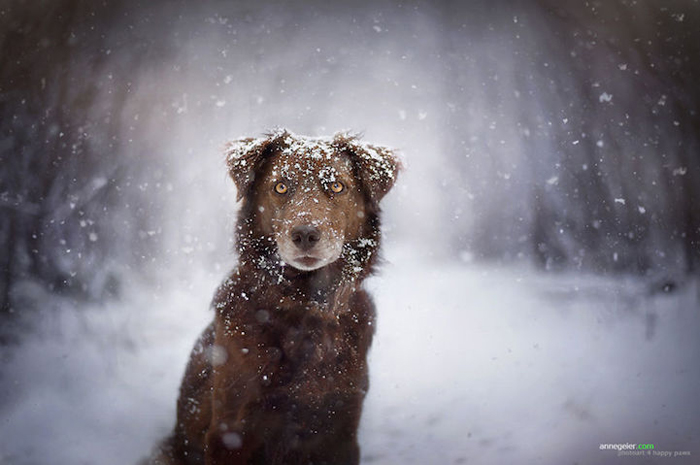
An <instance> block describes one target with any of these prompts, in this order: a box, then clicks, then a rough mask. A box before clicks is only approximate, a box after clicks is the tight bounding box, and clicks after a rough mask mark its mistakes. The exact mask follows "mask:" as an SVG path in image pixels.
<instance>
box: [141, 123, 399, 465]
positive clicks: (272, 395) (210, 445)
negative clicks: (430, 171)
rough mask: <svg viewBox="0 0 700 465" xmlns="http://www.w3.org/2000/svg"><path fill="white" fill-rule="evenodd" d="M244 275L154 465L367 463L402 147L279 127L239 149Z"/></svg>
mask: <svg viewBox="0 0 700 465" xmlns="http://www.w3.org/2000/svg"><path fill="white" fill-rule="evenodd" d="M227 155H228V166H229V171H230V174H231V177H232V178H233V180H234V181H235V183H236V186H237V188H238V198H239V200H241V199H242V200H243V203H242V205H241V210H240V213H239V218H238V225H237V228H236V239H237V245H238V251H239V253H240V263H239V265H238V268H237V269H236V270H235V271H234V272H233V273H232V274H231V275H230V276H229V277H228V279H226V280H225V281H224V283H223V284H222V285H221V286H220V288H219V289H218V291H217V293H216V295H215V297H214V300H213V307H214V309H215V311H216V315H215V318H214V322H213V323H212V324H211V325H210V326H209V327H208V328H207V329H206V330H205V331H204V333H203V334H202V336H201V337H200V339H199V341H198V342H197V344H196V346H195V348H194V350H193V352H192V356H191V359H190V362H189V365H188V367H187V371H186V373H185V377H184V379H183V381H182V386H181V388H180V398H179V400H178V406H177V407H178V408H177V424H176V426H175V430H174V431H173V433H172V435H171V436H170V437H169V438H168V439H166V440H165V441H164V442H163V444H162V445H161V446H160V448H159V450H158V451H157V453H156V455H154V457H153V458H152V459H151V463H153V464H178V465H180V464H207V465H216V464H227V465H228V464H265V465H271V464H316V465H318V464H332V465H339V464H357V463H359V447H358V443H357V427H358V423H359V420H360V414H361V410H362V402H363V399H364V397H365V393H366V392H367V389H368V374H367V361H366V356H367V350H368V349H369V346H370V343H371V341H372V335H373V332H374V327H373V321H374V305H373V303H372V301H371V299H370V297H369V295H368V294H367V293H366V292H365V291H364V290H363V289H362V287H361V284H362V280H363V279H364V278H365V277H366V276H368V275H369V274H370V272H371V271H372V267H373V264H374V263H375V261H376V258H377V249H378V246H379V237H380V232H379V206H378V205H379V201H380V200H381V198H382V197H383V196H384V195H385V194H386V193H387V192H388V191H389V189H390V188H391V187H392V185H393V184H394V181H395V179H396V174H397V171H398V163H397V161H396V159H395V158H394V154H393V153H392V151H391V150H389V149H387V148H384V147H377V146H372V145H367V144H364V143H361V142H360V141H359V140H358V139H357V138H355V137H351V136H347V135H336V136H335V137H334V138H332V139H322V138H318V139H316V138H307V137H299V136H295V135H293V134H291V133H289V132H286V131H277V132H275V133H273V134H271V135H269V136H268V137H267V138H264V139H245V140H240V141H236V142H233V143H231V144H229V146H228V148H227Z"/></svg>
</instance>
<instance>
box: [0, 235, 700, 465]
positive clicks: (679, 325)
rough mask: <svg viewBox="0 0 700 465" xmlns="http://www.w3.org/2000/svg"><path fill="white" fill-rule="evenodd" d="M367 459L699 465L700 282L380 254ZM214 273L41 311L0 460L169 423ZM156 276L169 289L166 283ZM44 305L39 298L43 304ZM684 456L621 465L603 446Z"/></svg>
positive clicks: (150, 439) (7, 381) (141, 435)
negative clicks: (654, 284)
mask: <svg viewBox="0 0 700 465" xmlns="http://www.w3.org/2000/svg"><path fill="white" fill-rule="evenodd" d="M386 258H387V263H386V264H385V265H384V266H383V268H382V272H381V274H380V275H379V276H377V277H374V278H372V279H371V280H370V281H369V282H368V286H369V287H370V288H371V290H372V292H373V294H374V295H375V297H376V301H377V306H378V314H379V322H378V332H377V335H376V338H375V343H374V346H373V349H372V353H371V389H370V393H369V395H368V397H367V400H366V403H365V409H364V416H363V422H362V427H361V445H362V451H363V453H362V456H363V463H365V464H376V465H388V464H401V465H404V464H405V465H408V464H453V463H454V464H459V463H466V464H514V463H521V464H535V463H542V464H574V463H578V464H581V465H583V464H609V463H611V464H612V463H623V464H625V463H629V464H632V463H669V464H682V463H700V402H699V401H698V394H700V363H698V362H699V361H700V339H699V338H698V334H700V284H699V283H698V282H697V281H687V282H685V283H683V284H682V285H681V286H679V287H678V289H676V290H675V291H674V292H672V293H652V292H651V291H650V288H649V286H648V285H647V284H645V283H642V282H641V281H635V280H627V279H621V278H604V277H599V276H598V277H596V276H588V275H586V276H584V275H580V274H543V273H541V272H535V271H533V270H532V269H530V268H527V267H507V268H506V267H496V266H485V265H476V264H470V263H465V264H446V263H442V262H433V261H431V260H430V259H429V258H417V257H416V256H415V252H413V251H411V250H410V249H409V248H400V247H395V248H392V249H388V250H387V253H386ZM223 274H224V273H223V272H220V273H213V272H207V273H204V272H200V273H198V272H197V271H196V270H191V271H190V274H189V275H188V276H182V277H181V278H180V280H179V281H170V282H169V284H168V285H167V286H165V285H163V284H160V285H159V284H157V283H156V282H151V283H144V282H139V283H136V282H135V283H132V284H131V288H130V289H131V292H129V293H128V294H126V295H125V297H124V299H123V300H122V301H121V302H119V303H105V304H104V305H102V306H95V307H93V308H89V309H87V310H81V311H76V310H71V309H70V307H69V306H68V305H65V304H61V305H59V303H57V302H56V307H57V308H46V311H45V314H44V315H43V316H42V318H43V319H42V322H41V324H40V327H39V329H38V331H37V332H36V333H34V334H33V335H31V336H28V337H27V339H26V341H25V343H24V344H23V345H21V346H20V347H19V348H17V349H16V350H15V351H14V352H13V353H12V354H11V355H10V356H9V357H7V358H6V359H5V360H4V361H3V362H2V367H1V369H2V371H1V372H0V373H1V374H0V376H2V378H3V384H4V385H5V386H11V389H10V390H9V391H8V392H3V393H2V397H3V398H5V399H7V402H6V403H5V404H4V405H2V406H1V407H0V408H1V410H0V464H1V465H9V464H12V465H35V464H58V465H81V464H97V465H124V464H133V463H135V462H136V461H137V460H138V459H140V458H142V457H143V456H145V455H146V454H147V452H148V450H149V448H150V447H151V446H152V444H153V443H154V442H155V441H156V439H157V438H158V437H160V436H162V435H164V434H165V433H166V432H167V431H168V429H169V428H170V426H171V424H172V422H173V420H174V407H175V399H176V396H177V388H178V385H179V381H180V376H181V374H182V372H183V370H184V366H185V363H186V360H187V357H188V353H189V350H190V348H191V346H192V344H193V342H194V340H195V338H196V336H197V334H198V332H199V331H200V330H201V329H202V328H203V327H204V326H205V325H206V324H207V322H208V321H209V319H210V318H211V316H212V315H211V312H210V311H209V310H208V301H209V299H210V297H211V294H212V292H213V290H214V288H215V286H216V285H217V283H218V280H219V279H220V278H221V277H222V276H223ZM163 281H164V282H166V281H167V280H163ZM48 305H49V306H50V305H51V303H49V304H48ZM628 442H631V443H643V444H654V446H655V450H656V451H657V452H658V451H670V452H674V451H689V452H690V453H691V454H692V456H691V457H690V458H668V459H661V458H659V457H657V456H649V457H648V458H647V459H640V458H639V457H617V453H616V452H613V451H600V450H599V446H600V444H602V443H605V444H608V443H613V444H615V443H628Z"/></svg>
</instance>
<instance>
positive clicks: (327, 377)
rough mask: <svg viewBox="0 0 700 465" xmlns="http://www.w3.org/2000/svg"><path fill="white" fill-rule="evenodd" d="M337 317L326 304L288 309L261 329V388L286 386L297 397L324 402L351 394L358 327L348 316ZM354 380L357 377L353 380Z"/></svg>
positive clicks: (276, 315) (274, 315)
mask: <svg viewBox="0 0 700 465" xmlns="http://www.w3.org/2000/svg"><path fill="white" fill-rule="evenodd" d="M349 310H350V309H348V314H347V315H345V316H344V317H343V316H338V315H334V314H333V312H332V311H331V309H329V308H328V305H327V304H325V305H324V304H315V303H308V302H307V303H305V304H302V305H298V306H296V305H286V306H282V307H281V308H278V309H276V311H275V313H273V314H271V315H269V319H268V321H267V322H266V323H265V324H264V325H262V326H261V327H259V331H260V333H259V334H258V336H259V337H260V339H259V341H260V342H261V344H260V345H259V350H260V353H261V355H262V362H263V363H262V364H261V366H260V368H261V369H262V371H263V373H262V379H263V386H265V387H267V388H269V389H270V390H275V388H276V387H283V388H284V389H285V390H287V392H289V393H292V394H293V397H298V398H302V397H323V396H325V395H327V394H328V393H330V392H331V391H335V390H337V389H339V388H340V389H347V388H350V387H351V386H348V385H347V384H348V382H350V383H352V381H351V380H350V379H349V378H348V376H349V375H350V374H351V373H354V371H355V368H356V367H355V365H356V364H357V362H358V357H357V356H358V355H359V354H358V350H357V347H356V345H355V344H354V341H355V340H356V333H357V330H358V328H357V327H356V325H355V324H354V323H353V319H352V317H351V316H349V315H350V313H349ZM350 377H353V376H350Z"/></svg>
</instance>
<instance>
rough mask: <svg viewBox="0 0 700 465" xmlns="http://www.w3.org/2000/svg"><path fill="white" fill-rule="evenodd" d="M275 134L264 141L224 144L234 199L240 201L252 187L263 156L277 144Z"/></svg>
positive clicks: (238, 141)
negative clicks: (233, 188)
mask: <svg viewBox="0 0 700 465" xmlns="http://www.w3.org/2000/svg"><path fill="white" fill-rule="evenodd" d="M277 139H278V137H277V134H274V135H272V134H271V135H269V136H268V137H267V138H265V139H253V138H247V139H237V140H234V141H231V142H228V143H226V145H225V147H224V153H225V154H226V165H227V166H228V173H229V175H230V176H231V179H233V182H234V183H235V184H236V190H237V194H236V199H237V200H241V199H242V198H243V197H244V196H245V195H246V194H247V193H248V190H249V189H250V188H251V186H252V185H253V181H255V173H256V172H257V171H258V168H259V167H260V164H261V163H262V162H263V160H264V159H265V156H266V155H267V154H268V153H270V152H271V151H272V149H273V147H274V145H275V143H276V142H277Z"/></svg>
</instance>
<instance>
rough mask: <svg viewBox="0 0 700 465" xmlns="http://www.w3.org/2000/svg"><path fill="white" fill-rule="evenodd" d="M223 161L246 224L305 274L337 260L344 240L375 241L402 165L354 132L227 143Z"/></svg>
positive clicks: (281, 134) (279, 134)
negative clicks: (380, 216)
mask: <svg viewBox="0 0 700 465" xmlns="http://www.w3.org/2000/svg"><path fill="white" fill-rule="evenodd" d="M227 162H228V167H229V173H230V175H231V177H232V178H233V180H234V182H235V183H236V187H237V189H238V199H239V200H241V199H242V200H243V202H244V205H243V208H244V209H245V210H246V211H247V212H248V216H249V217H248V218H244V219H243V221H248V222H251V223H252V224H250V225H248V226H249V227H250V230H251V231H254V232H255V233H256V234H257V235H258V236H260V237H264V238H266V239H267V241H268V242H271V243H272V244H274V245H275V246H276V247H275V248H276V251H277V253H278V254H279V257H280V259H281V260H282V261H283V262H285V263H287V264H288V265H291V266H292V267H294V268H296V269H299V270H303V271H310V270H315V269H319V268H322V267H324V266H326V265H328V264H330V263H333V262H335V261H336V260H338V258H340V257H341V255H342V254H343V253H344V250H345V249H347V248H348V245H349V244H353V243H354V244H357V243H359V242H362V241H363V240H364V241H367V240H370V239H374V238H378V231H376V230H375V229H376V228H377V227H378V222H377V213H378V204H379V201H380V200H381V198H382V197H383V196H384V195H385V194H386V193H387V192H388V191H389V189H391V187H392V185H393V184H394V181H395V179H396V174H397V171H398V167H399V165H398V162H397V160H396V158H395V156H394V154H393V152H392V151H391V150H390V149H387V148H385V147H379V146H373V145H368V144H364V143H362V142H360V141H359V140H358V138H356V137H353V136H348V135H344V134H338V135H336V136H335V137H333V138H309V137H301V136H296V135H293V134H291V133H289V132H287V131H278V132H275V133H273V134H270V135H269V136H268V137H266V138H263V139H241V140H237V141H234V142H231V143H229V144H228V145H227Z"/></svg>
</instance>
